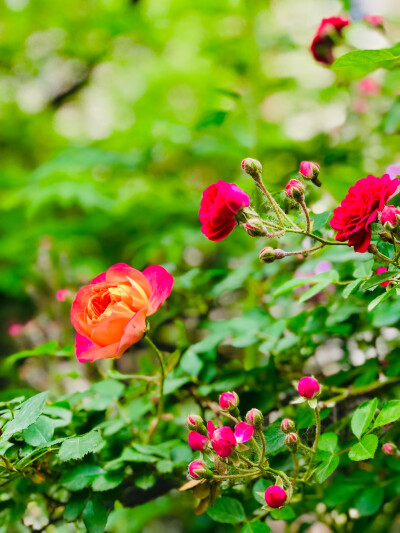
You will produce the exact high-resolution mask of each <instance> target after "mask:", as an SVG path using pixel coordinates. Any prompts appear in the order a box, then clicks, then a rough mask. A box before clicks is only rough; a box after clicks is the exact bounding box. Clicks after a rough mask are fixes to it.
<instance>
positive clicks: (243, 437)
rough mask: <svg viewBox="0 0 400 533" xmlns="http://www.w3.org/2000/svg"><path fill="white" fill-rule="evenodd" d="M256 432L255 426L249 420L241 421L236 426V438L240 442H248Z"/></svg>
mask: <svg viewBox="0 0 400 533" xmlns="http://www.w3.org/2000/svg"><path fill="white" fill-rule="evenodd" d="M253 434H254V426H252V425H251V424H247V422H239V424H236V426H235V439H236V442H237V443H238V444H241V443H242V442H247V441H248V440H250V439H251V437H252V436H253Z"/></svg>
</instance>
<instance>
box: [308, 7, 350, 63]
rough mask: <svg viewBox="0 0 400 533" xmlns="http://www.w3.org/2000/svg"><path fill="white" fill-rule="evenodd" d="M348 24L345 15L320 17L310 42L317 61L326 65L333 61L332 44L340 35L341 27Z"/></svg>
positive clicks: (348, 21)
mask: <svg viewBox="0 0 400 533" xmlns="http://www.w3.org/2000/svg"><path fill="white" fill-rule="evenodd" d="M349 24H350V20H349V19H348V18H347V17H329V18H327V19H322V21H321V24H320V25H319V26H318V28H317V32H316V34H315V36H314V39H313V41H312V43H311V52H312V54H313V56H314V58H315V59H316V60H317V61H319V62H320V63H324V64H326V65H330V64H331V63H333V62H334V60H335V59H334V57H333V52H332V49H333V46H334V44H335V41H336V40H337V38H338V37H341V36H342V30H343V28H345V27H346V26H348V25H349Z"/></svg>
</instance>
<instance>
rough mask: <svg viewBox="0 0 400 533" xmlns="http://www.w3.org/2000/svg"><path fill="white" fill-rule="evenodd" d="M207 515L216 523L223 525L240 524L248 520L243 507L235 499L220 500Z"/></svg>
mask: <svg viewBox="0 0 400 533" xmlns="http://www.w3.org/2000/svg"><path fill="white" fill-rule="evenodd" d="M207 514H208V516H210V517H211V518H212V519H213V520H215V521H216V522H222V523H223V524H239V523H240V522H243V521H244V520H246V514H245V512H244V509H243V505H242V504H241V503H240V502H239V501H238V500H235V499H234V498H218V499H217V500H216V502H215V504H214V507H210V508H209V509H208V511H207Z"/></svg>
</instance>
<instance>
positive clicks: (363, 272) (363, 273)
mask: <svg viewBox="0 0 400 533" xmlns="http://www.w3.org/2000/svg"><path fill="white" fill-rule="evenodd" d="M373 266H374V259H369V260H368V261H363V262H362V263H361V264H359V265H358V267H357V268H356V269H355V270H354V273H353V275H354V277H355V278H361V279H365V278H367V277H368V276H369V275H370V274H371V270H372V268H373Z"/></svg>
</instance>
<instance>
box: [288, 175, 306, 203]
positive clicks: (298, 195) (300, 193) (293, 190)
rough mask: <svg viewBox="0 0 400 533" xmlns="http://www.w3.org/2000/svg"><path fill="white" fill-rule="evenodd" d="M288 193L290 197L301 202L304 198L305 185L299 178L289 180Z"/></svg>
mask: <svg viewBox="0 0 400 533" xmlns="http://www.w3.org/2000/svg"><path fill="white" fill-rule="evenodd" d="M285 191H286V194H287V195H288V196H289V197H290V198H293V199H294V200H296V202H300V201H302V200H303V199H304V192H305V189H304V186H303V184H302V183H301V181H299V180H290V181H288V182H287V184H286V187H285Z"/></svg>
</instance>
